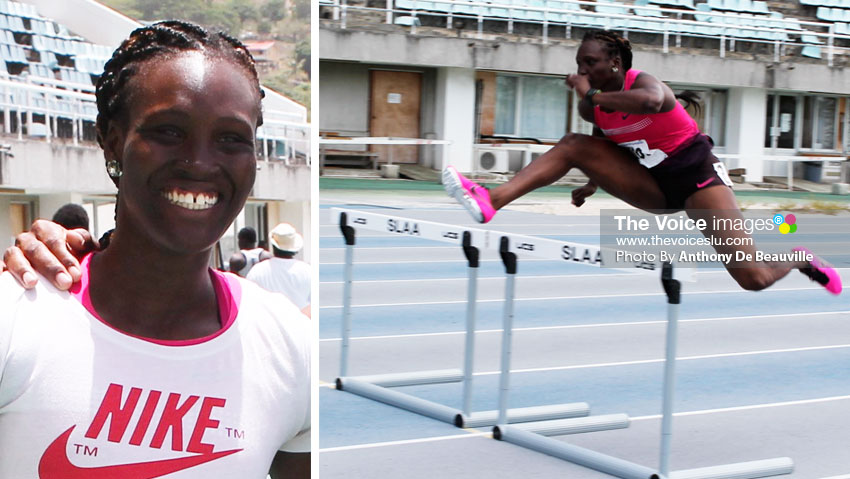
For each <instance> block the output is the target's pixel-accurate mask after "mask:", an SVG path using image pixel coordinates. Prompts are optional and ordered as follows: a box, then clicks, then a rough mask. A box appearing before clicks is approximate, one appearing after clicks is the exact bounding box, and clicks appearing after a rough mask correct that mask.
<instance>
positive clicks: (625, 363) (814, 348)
mask: <svg viewBox="0 0 850 479" xmlns="http://www.w3.org/2000/svg"><path fill="white" fill-rule="evenodd" d="M846 348H850V344H833V345H829V346H808V347H803V348H787V349H765V350H761V351H742V352H737V353H718V354H701V355H698V356H677V357H676V361H698V360H703V359H720V358H733V357H742V356H760V355H764V354H782V353H800V352H809V351H828V350H832V349H846ZM663 362H664V358H658V359H643V360H638V361H620V362H612V363H597V364H576V365H573V366H552V367H548V368H527V369H511V374H515V373H539V372H549V371H568V370H573V369H592V368H606V367H619V366H634V365H639V364H653V363H663ZM497 374H501V371H486V372H480V373H474V376H495V375H497Z"/></svg>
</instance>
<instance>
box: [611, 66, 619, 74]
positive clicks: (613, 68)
mask: <svg viewBox="0 0 850 479" xmlns="http://www.w3.org/2000/svg"><path fill="white" fill-rule="evenodd" d="M611 71H612V72H614V73H617V72H618V71H620V69H619V68H617V67H611Z"/></svg>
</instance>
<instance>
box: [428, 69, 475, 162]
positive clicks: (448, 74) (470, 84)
mask: <svg viewBox="0 0 850 479" xmlns="http://www.w3.org/2000/svg"><path fill="white" fill-rule="evenodd" d="M436 95H437V103H436V133H437V138H439V139H441V140H448V141H451V142H452V143H451V144H449V145H441V146H438V147H436V152H437V154H436V157H435V159H434V165H433V168H434V169H436V170H442V169H443V168H444V167H445V166H447V165H450V164H451V165H455V166H456V167H457V168H458V169H459V170H460V171H472V170H473V168H472V144H473V142H474V141H475V118H474V115H473V114H471V112H474V111H475V70H472V69H470V68H440V69H439V70H438V71H437V89H436Z"/></svg>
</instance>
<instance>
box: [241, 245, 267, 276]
mask: <svg viewBox="0 0 850 479" xmlns="http://www.w3.org/2000/svg"><path fill="white" fill-rule="evenodd" d="M263 251H265V250H264V249H263V248H252V249H242V250H239V252H240V253H242V255H243V256H245V267H244V268H242V269H240V270H239V276H242V277H243V278H245V277H247V276H248V273H249V272H250V271H251V268H253V267H254V265H255V264H257V263H259V262H260V254H262V252H263Z"/></svg>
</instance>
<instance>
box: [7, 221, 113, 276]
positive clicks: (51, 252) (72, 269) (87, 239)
mask: <svg viewBox="0 0 850 479" xmlns="http://www.w3.org/2000/svg"><path fill="white" fill-rule="evenodd" d="M95 249H97V244H96V243H95V241H94V239H93V238H92V236H91V233H89V232H88V231H86V230H85V229H82V228H78V229H74V230H66V229H65V228H63V227H62V226H60V225H58V224H56V223H54V222H52V221H47V220H35V222H33V224H32V227H31V228H30V231H25V232H23V233H21V234H19V235H18V236H17V238H15V246H12V247H9V248H8V249H6V252H5V253H4V255H3V261H0V264H2V263H3V262H5V267H6V268H8V269H9V271H10V272H11V273H12V276H14V277H15V279H17V280H18V282H19V283H21V284H22V285H23V286H24V287H25V288H27V289H30V288H33V287H35V284H36V283H37V282H38V279H37V277H36V275H35V271H38V272H39V273H41V275H42V276H44V277H45V278H49V279H50V282H51V283H53V285H54V286H56V287H57V288H59V289H61V290H65V289H68V288H70V287H71V284H73V283H75V282H77V281H79V280H80V276H81V271H80V262H79V261H78V259H77V257H75V255H77V256H79V257H82V256H83V255H85V254H86V253H88V252H89V251H93V250H95ZM0 270H2V267H1V266H0Z"/></svg>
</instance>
